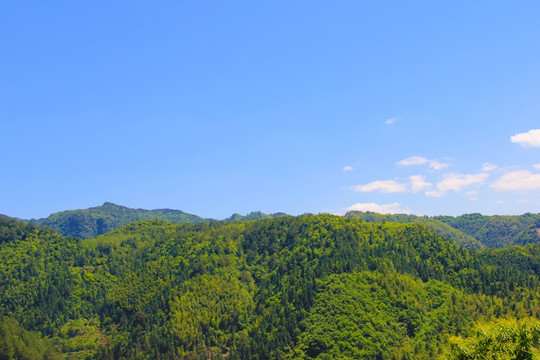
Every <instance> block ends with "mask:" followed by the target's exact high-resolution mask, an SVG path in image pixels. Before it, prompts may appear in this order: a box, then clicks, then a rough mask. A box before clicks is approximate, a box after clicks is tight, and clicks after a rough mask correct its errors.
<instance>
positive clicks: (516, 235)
mask: <svg viewBox="0 0 540 360" xmlns="http://www.w3.org/2000/svg"><path fill="white" fill-rule="evenodd" d="M434 219H437V220H440V221H442V222H444V223H446V224H448V225H450V226H452V227H453V228H455V229H458V230H460V231H462V232H464V233H465V234H468V235H470V236H473V237H474V238H475V239H477V240H478V241H479V242H481V243H482V244H483V245H485V246H486V247H491V248H496V247H504V246H512V245H527V244H533V243H538V242H540V214H532V213H527V214H523V215H519V216H499V215H496V216H487V215H481V214H467V215H461V216H458V217H452V216H435V217H434Z"/></svg>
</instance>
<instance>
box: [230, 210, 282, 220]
mask: <svg viewBox="0 0 540 360" xmlns="http://www.w3.org/2000/svg"><path fill="white" fill-rule="evenodd" d="M280 216H287V214H285V213H282V212H278V213H274V214H265V213H263V212H260V211H253V212H251V213H249V214H247V215H245V216H244V215H240V214H238V213H235V214H232V215H231V216H230V217H228V218H227V219H225V221H244V220H262V219H272V218H275V217H280Z"/></svg>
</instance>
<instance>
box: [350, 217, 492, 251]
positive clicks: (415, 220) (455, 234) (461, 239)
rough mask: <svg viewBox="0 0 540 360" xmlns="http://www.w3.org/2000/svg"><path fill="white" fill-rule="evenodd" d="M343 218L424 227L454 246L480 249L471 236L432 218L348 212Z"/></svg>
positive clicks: (480, 246) (481, 246) (478, 243)
mask: <svg viewBox="0 0 540 360" xmlns="http://www.w3.org/2000/svg"><path fill="white" fill-rule="evenodd" d="M345 217H348V218H351V219H357V220H362V221H365V222H397V223H404V224H405V223H412V224H421V225H425V226H426V227H427V228H429V229H431V230H433V231H435V232H437V234H439V235H441V236H442V237H445V238H448V239H450V240H452V241H453V242H455V243H456V244H458V245H460V246H462V247H464V248H467V249H482V248H484V245H482V244H481V243H480V242H479V241H478V240H476V239H475V238H474V237H473V236H471V235H468V234H466V233H464V232H462V231H461V230H458V229H455V228H454V227H452V226H450V225H448V224H446V223H444V222H442V221H440V220H438V219H436V218H432V217H427V216H416V215H405V214H377V213H374V212H370V211H367V212H362V211H349V212H348V213H347V214H345Z"/></svg>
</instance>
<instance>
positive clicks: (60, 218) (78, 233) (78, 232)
mask: <svg viewBox="0 0 540 360" xmlns="http://www.w3.org/2000/svg"><path fill="white" fill-rule="evenodd" d="M286 215H287V214H285V213H275V214H270V215H268V214H265V213H263V212H260V211H254V212H251V213H249V214H247V215H240V214H233V215H232V216H231V217H229V218H227V219H225V221H243V220H261V219H271V218H273V217H279V216H286ZM141 220H164V221H170V222H177V223H191V224H196V223H200V222H211V221H216V220H214V219H208V218H202V217H200V216H197V215H192V214H188V213H185V212H183V211H180V210H172V209H156V210H145V209H131V208H128V207H125V206H121V205H116V204H113V203H110V202H106V203H104V204H103V205H101V206H96V207H91V208H88V209H84V210H66V211H61V212H58V213H54V214H51V215H50V216H48V217H46V218H43V219H38V220H35V219H32V220H29V222H31V223H34V224H37V225H41V226H46V227H49V228H51V229H54V230H56V231H58V233H60V234H61V235H64V236H74V237H79V238H81V239H88V238H91V237H94V236H98V235H101V234H104V233H106V232H109V231H112V230H115V229H118V228H120V227H122V226H124V225H127V224H129V223H132V222H137V221H141Z"/></svg>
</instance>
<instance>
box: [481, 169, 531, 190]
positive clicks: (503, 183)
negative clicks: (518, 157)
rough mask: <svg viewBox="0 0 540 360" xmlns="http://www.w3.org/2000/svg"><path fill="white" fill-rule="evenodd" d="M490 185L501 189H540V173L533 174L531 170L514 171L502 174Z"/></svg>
mask: <svg viewBox="0 0 540 360" xmlns="http://www.w3.org/2000/svg"><path fill="white" fill-rule="evenodd" d="M490 187H491V188H492V189H495V190H499V191H527V190H540V174H533V173H532V172H530V171H529V170H517V171H512V172H509V173H508V174H505V175H503V176H501V178H500V179H498V180H497V181H495V182H494V183H493V184H491V185H490Z"/></svg>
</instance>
